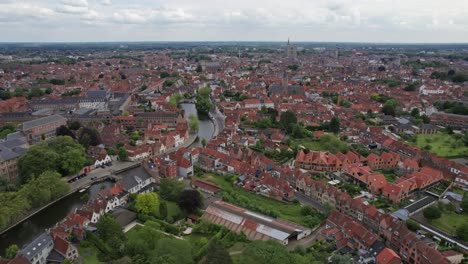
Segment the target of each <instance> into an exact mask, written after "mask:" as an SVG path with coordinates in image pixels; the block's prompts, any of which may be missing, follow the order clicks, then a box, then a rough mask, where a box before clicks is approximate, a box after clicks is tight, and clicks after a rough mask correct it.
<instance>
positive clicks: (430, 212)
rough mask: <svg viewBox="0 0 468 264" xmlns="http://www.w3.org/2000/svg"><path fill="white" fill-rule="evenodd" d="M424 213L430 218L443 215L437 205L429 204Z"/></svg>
mask: <svg viewBox="0 0 468 264" xmlns="http://www.w3.org/2000/svg"><path fill="white" fill-rule="evenodd" d="M423 215H424V217H425V218H427V219H429V220H434V219H437V218H440V217H441V216H442V212H441V211H440V210H439V208H438V207H437V206H429V207H427V208H426V209H424V210H423Z"/></svg>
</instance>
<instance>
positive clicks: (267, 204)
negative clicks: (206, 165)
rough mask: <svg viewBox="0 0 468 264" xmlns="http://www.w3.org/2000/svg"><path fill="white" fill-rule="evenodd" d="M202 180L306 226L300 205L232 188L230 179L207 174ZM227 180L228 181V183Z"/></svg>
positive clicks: (280, 216)
mask: <svg viewBox="0 0 468 264" xmlns="http://www.w3.org/2000/svg"><path fill="white" fill-rule="evenodd" d="M203 178H204V179H206V180H208V181H211V182H213V183H215V184H217V185H219V186H221V187H223V189H225V190H230V191H233V192H234V193H235V194H236V196H237V197H244V198H246V199H248V200H249V201H251V202H252V203H253V204H256V205H258V206H259V207H262V208H271V209H272V210H275V211H276V212H278V217H279V218H283V219H286V220H289V221H291V222H295V223H299V224H302V225H306V223H305V222H304V216H303V215H301V205H300V204H293V203H285V202H280V201H276V200H273V199H270V198H267V197H264V196H261V195H258V194H255V193H251V192H248V191H245V190H244V189H241V188H238V187H235V186H233V184H232V181H230V180H231V179H232V177H226V176H225V177H223V176H219V175H216V174H212V173H207V174H205V175H204V177H203ZM228 180H229V181H228Z"/></svg>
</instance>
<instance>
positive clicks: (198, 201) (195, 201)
mask: <svg viewBox="0 0 468 264" xmlns="http://www.w3.org/2000/svg"><path fill="white" fill-rule="evenodd" d="M178 205H179V207H180V208H181V209H182V210H184V211H186V212H187V213H195V212H196V211H197V210H198V209H199V208H200V207H201V206H202V205H203V198H202V196H201V194H200V192H198V191H197V190H183V191H182V193H181V194H180V196H179V200H178Z"/></svg>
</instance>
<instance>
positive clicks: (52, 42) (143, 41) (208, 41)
mask: <svg viewBox="0 0 468 264" xmlns="http://www.w3.org/2000/svg"><path fill="white" fill-rule="evenodd" d="M199 42H205V43H219V42H221V43H283V42H284V43H287V40H285V41H279V40H141V41H138V40H128V41H125V40H110V41H0V45H1V44H88V43H89V44H93V43H96V44H99V43H199ZM291 42H292V43H317V44H320V43H336V44H379V45H382V44H387V45H388V44H390V45H468V42H377V41H311V40H298V41H291Z"/></svg>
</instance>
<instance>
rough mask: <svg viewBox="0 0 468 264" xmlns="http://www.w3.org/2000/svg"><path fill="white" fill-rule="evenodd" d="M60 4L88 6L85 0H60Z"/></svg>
mask: <svg viewBox="0 0 468 264" xmlns="http://www.w3.org/2000/svg"><path fill="white" fill-rule="evenodd" d="M60 2H61V3H62V4H64V5H67V6H73V7H86V6H88V1H87V0H61V1H60Z"/></svg>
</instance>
